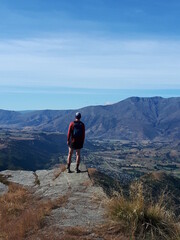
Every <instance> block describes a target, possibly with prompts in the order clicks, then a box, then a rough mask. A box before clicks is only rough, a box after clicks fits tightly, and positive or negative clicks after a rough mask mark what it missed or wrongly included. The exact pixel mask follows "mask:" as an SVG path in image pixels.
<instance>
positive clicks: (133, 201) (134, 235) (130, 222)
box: [107, 182, 180, 240]
mask: <svg viewBox="0 0 180 240" xmlns="http://www.w3.org/2000/svg"><path fill="white" fill-rule="evenodd" d="M107 210H108V216H109V217H110V219H112V220H114V222H115V223H116V224H117V222H118V223H119V224H121V225H122V226H124V231H125V232H126V233H127V234H128V235H130V236H129V237H130V238H131V239H158V240H160V239H162V240H163V239H164V240H165V239H166V240H170V239H172V240H175V239H176V240H177V239H180V238H179V237H180V231H179V229H178V226H177V223H176V221H175V217H174V215H173V212H170V211H168V210H167V209H166V205H165V195H164V194H162V195H161V196H160V198H159V200H158V201H157V202H156V203H154V202H153V201H152V200H150V201H149V202H147V201H145V199H144V195H143V186H142V184H141V183H138V182H136V183H134V184H133V185H131V187H130V192H129V196H128V197H125V196H124V195H123V194H122V193H121V194H118V195H117V196H115V197H113V198H112V199H110V200H109V201H108V203H107Z"/></svg>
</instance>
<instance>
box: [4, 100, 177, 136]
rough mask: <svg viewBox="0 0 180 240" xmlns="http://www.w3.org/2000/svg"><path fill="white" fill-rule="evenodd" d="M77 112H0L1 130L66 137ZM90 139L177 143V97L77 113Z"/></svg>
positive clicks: (122, 102) (93, 108)
mask: <svg viewBox="0 0 180 240" xmlns="http://www.w3.org/2000/svg"><path fill="white" fill-rule="evenodd" d="M76 111H77V110H40V111H30V112H23V113H21V112H16V111H6V110H0V127H1V128H21V129H23V128H25V129H33V130H36V129H37V130H43V131H60V132H62V133H67V129H68V125H69V122H70V121H72V120H73V119H74V115H75V112H76ZM78 111H80V112H81V113H82V121H83V122H84V123H85V125H86V135H87V137H89V138H103V139H126V140H143V139H147V140H162V139H163V140H166V139H168V140H174V139H178V140H179V139H180V134H179V133H180V97H174V98H162V97H152V98H140V97H131V98H127V99H125V100H123V101H120V102H118V103H115V104H112V105H106V106H89V107H84V108H81V109H78Z"/></svg>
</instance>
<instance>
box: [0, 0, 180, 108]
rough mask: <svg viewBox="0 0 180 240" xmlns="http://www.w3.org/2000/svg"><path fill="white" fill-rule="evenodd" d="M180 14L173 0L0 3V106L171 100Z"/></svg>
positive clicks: (179, 53) (179, 62)
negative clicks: (133, 97) (154, 98)
mask: <svg viewBox="0 0 180 240" xmlns="http://www.w3.org/2000/svg"><path fill="white" fill-rule="evenodd" d="M179 12H180V1H179V0H172V1H169V0H158V1H156V0H146V1H145V0H111V1H110V0H76V1H74V0H56V1H55V0H51V1H50V0H31V1H24V0H0V108H6V109H15V110H17V109H19V110H20V109H21V110H22V109H41V108H43V109H44V108H54V109H64V108H77V107H82V106H85V105H86V104H87V105H91V104H106V103H113V102H115V101H118V100H121V99H123V98H125V97H128V96H129V94H121V93H122V91H123V89H126V91H125V93H127V89H130V90H131V91H130V92H129V93H131V94H133V95H142V91H143V89H144V90H145V89H146V90H148V91H144V96H149V94H150V93H151V95H152V96H153V95H157V94H158V95H162V96H164V97H166V96H167V91H168V90H169V95H168V96H177V95H178V94H179V93H180V91H178V89H180V27H179V26H180V16H179ZM44 89H46V90H45V91H44ZM57 89H58V91H57ZM87 89H89V90H88V91H90V92H91V94H90V93H89V92H88V94H90V95H88V94H86V95H85V94H84V93H83V92H86V91H85V90H87ZM93 89H94V90H96V89H104V94H101V95H99V92H98V90H97V91H95V93H96V94H93V97H92V93H93V91H94V90H93ZM111 89H112V91H111ZM113 89H114V90H117V89H120V91H119V95H117V94H116V93H115V92H114V91H113ZM162 89H164V91H161V90H162ZM173 89H175V91H172V90H173ZM153 90H154V92H153ZM106 91H109V92H108V94H106V93H107V92H106ZM72 92H73V93H72ZM86 93H87V92H86ZM122 95H123V96H122ZM72 96H73V97H72ZM79 96H80V97H79ZM99 96H101V97H99ZM114 96H117V97H116V98H115V97H114ZM118 96H119V98H118ZM27 98H28V99H27ZM37 102H38V104H36V103H37Z"/></svg>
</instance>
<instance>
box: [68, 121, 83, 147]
mask: <svg viewBox="0 0 180 240" xmlns="http://www.w3.org/2000/svg"><path fill="white" fill-rule="evenodd" d="M81 123H82V128H83V129H82V130H83V135H82V137H80V138H76V139H75V138H73V129H74V122H71V123H70V124H69V129H68V135H67V140H68V142H70V141H71V142H75V141H77V142H80V143H84V139H85V125H84V123H83V122H81Z"/></svg>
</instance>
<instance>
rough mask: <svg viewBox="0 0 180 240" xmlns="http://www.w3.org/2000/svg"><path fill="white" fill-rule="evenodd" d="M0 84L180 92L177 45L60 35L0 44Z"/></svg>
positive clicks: (162, 42)
mask: <svg viewBox="0 0 180 240" xmlns="http://www.w3.org/2000/svg"><path fill="white" fill-rule="evenodd" d="M0 52H1V55H0V85H24V86H26V85H29V86H31V85H32V86H33V85H34V86H36V85H39V86H43V85H45V86H66V87H85V88H86V87H87V88H90V87H92V88H135V87H136V88H143V87H153V88H157V87H160V86H162V87H164V86H165V85H166V86H169V87H173V86H179V87H180V41H170V40H169V41H167V40H164V41H163V40H121V39H119V40H117V39H116V40H113V39H106V38H97V39H93V38H92V39H91V38H88V36H77V35H76V36H61V37H56V38H52V37H51V38H47V39H26V40H9V41H0Z"/></svg>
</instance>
